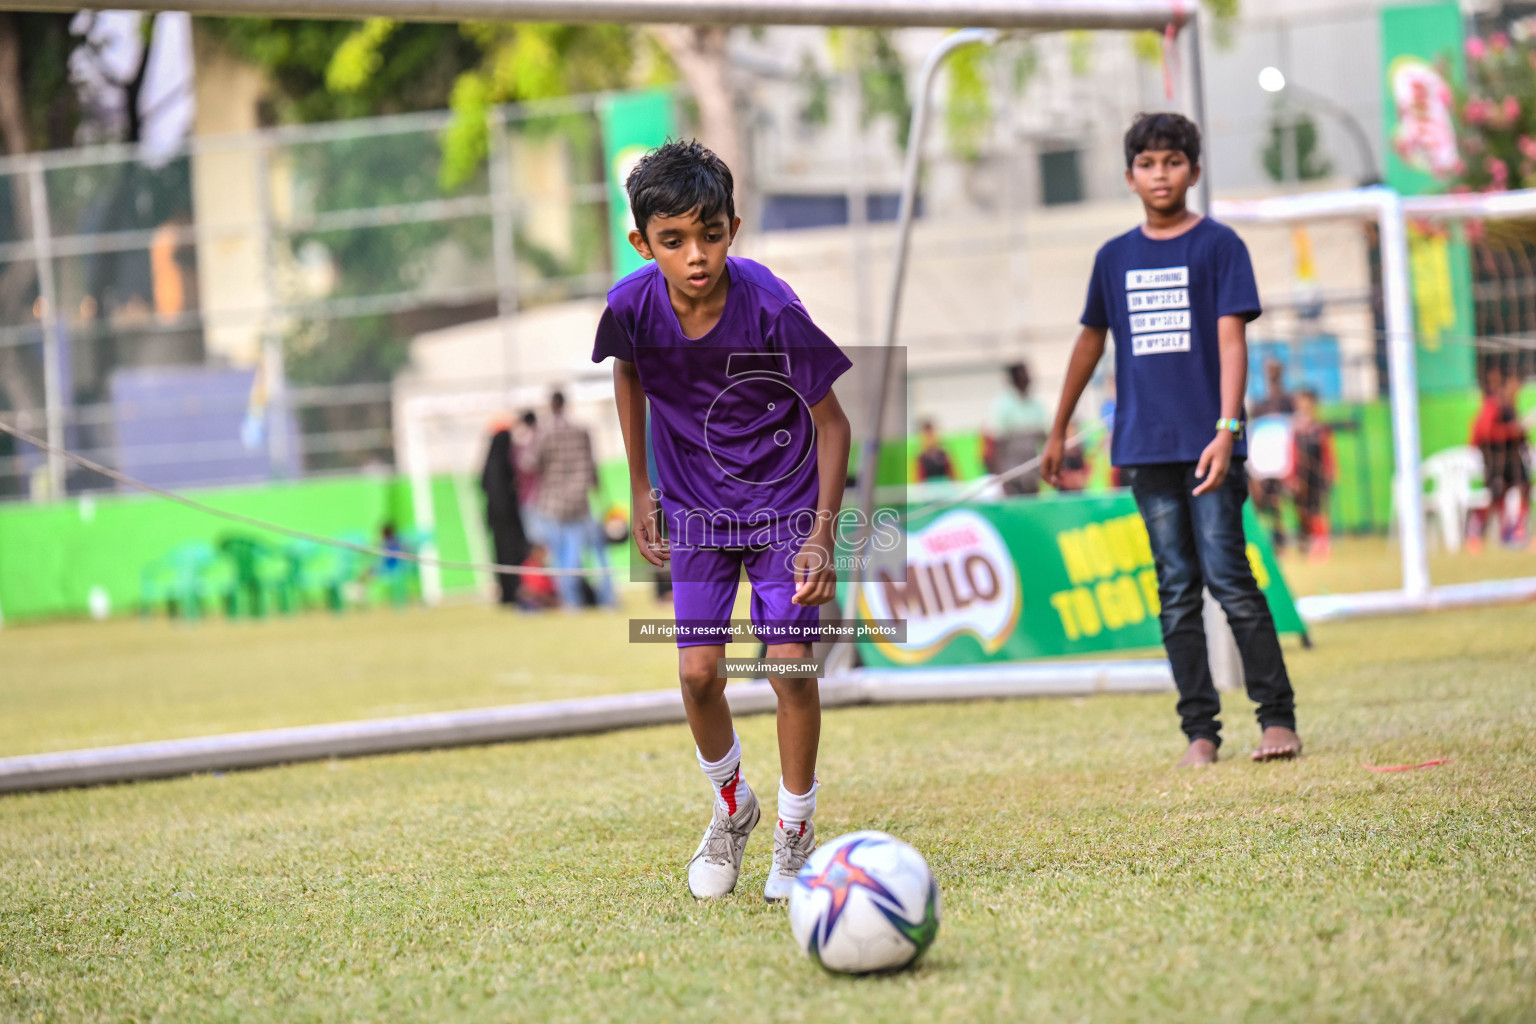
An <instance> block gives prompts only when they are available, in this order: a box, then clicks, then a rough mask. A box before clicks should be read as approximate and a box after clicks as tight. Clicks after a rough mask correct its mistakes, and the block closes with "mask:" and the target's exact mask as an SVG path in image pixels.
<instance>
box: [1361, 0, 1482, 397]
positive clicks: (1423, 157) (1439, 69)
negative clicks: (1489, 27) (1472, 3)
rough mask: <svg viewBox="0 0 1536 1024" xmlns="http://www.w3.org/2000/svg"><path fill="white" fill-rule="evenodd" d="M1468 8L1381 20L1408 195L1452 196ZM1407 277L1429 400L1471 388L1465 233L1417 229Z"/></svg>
mask: <svg viewBox="0 0 1536 1024" xmlns="http://www.w3.org/2000/svg"><path fill="white" fill-rule="evenodd" d="M1463 47H1464V42H1463V31H1462V15H1461V6H1460V5H1459V4H1458V3H1456V2H1455V0H1449V2H1446V3H1431V4H1402V5H1396V6H1392V7H1384V8H1383V9H1382V11H1381V60H1382V75H1383V83H1382V85H1383V88H1382V99H1383V101H1384V103H1385V109H1384V111H1383V117H1382V125H1383V127H1384V129H1385V131H1386V134H1387V139H1386V141H1387V146H1386V154H1387V164H1386V172H1387V184H1388V185H1390V186H1391V187H1392V188H1394V189H1396V190H1397V191H1398V192H1400V193H1402V194H1403V195H1405V196H1413V195H1424V194H1426V193H1436V192H1444V191H1446V190H1447V189H1448V188H1449V187H1450V186H1451V185H1452V184H1454V183H1455V181H1456V177H1457V175H1459V174H1460V173H1461V170H1462V162H1463V161H1464V160H1469V159H1475V156H1473V155H1468V154H1463V153H1461V152H1460V151H1459V149H1458V146H1457V142H1456V124H1455V120H1456V89H1457V87H1458V86H1459V85H1460V84H1461V82H1462V81H1463V79H1464V78H1465V77H1466V60H1465V57H1464V53H1463ZM1408 260H1409V273H1410V275H1411V276H1412V280H1413V305H1414V309H1413V313H1414V317H1413V320H1414V326H1415V328H1416V329H1417V331H1418V336H1419V337H1418V353H1417V356H1418V378H1419V388H1420V389H1421V390H1423V391H1456V390H1462V389H1465V388H1469V387H1472V386H1473V385H1474V383H1475V381H1474V378H1473V370H1474V367H1473V350H1472V346H1471V345H1469V344H1467V343H1466V341H1467V339H1469V338H1471V337H1472V336H1473V335H1475V334H1476V333H1477V332H1476V330H1475V323H1474V312H1473V306H1472V258H1471V253H1470V252H1469V250H1468V248H1467V240H1466V235H1465V233H1464V232H1463V231H1462V229H1461V227H1460V225H1444V224H1440V225H1436V224H1427V223H1410V224H1409V225H1408Z"/></svg>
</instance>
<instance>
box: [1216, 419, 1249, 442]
mask: <svg viewBox="0 0 1536 1024" xmlns="http://www.w3.org/2000/svg"><path fill="white" fill-rule="evenodd" d="M1216 429H1217V430H1218V431H1222V430H1225V431H1226V432H1227V433H1229V434H1231V435H1232V436H1234V437H1238V436H1240V435H1241V434H1242V432H1243V421H1242V420H1239V419H1233V418H1232V417H1231V416H1223V417H1222V418H1221V419H1219V420H1217V421H1216Z"/></svg>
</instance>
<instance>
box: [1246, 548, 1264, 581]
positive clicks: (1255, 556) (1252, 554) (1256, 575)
mask: <svg viewBox="0 0 1536 1024" xmlns="http://www.w3.org/2000/svg"><path fill="white" fill-rule="evenodd" d="M1248 565H1249V566H1251V567H1252V569H1253V581H1254V582H1255V583H1257V584H1258V585H1259V589H1260V590H1268V589H1269V570H1268V569H1266V568H1264V556H1263V555H1261V554H1259V546H1258V545H1257V544H1249V545H1248Z"/></svg>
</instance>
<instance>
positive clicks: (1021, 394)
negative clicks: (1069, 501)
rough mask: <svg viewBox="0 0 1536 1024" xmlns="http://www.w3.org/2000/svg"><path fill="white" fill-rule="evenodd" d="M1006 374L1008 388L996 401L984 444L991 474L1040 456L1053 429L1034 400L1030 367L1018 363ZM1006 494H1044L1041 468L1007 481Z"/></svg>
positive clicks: (984, 454) (1038, 403) (1004, 488)
mask: <svg viewBox="0 0 1536 1024" xmlns="http://www.w3.org/2000/svg"><path fill="white" fill-rule="evenodd" d="M1006 373H1007V375H1008V387H1007V388H1005V389H1004V390H1003V393H1002V394H1000V395H998V396H997V398H996V399H995V400H994V401H993V402H992V412H991V415H990V416H988V418H987V433H986V434H985V435H984V436H983V442H982V461H983V462H985V463H986V466H987V472H989V473H994V474H996V473H1006V472H1007V471H1008V470H1010V469H1013V468H1014V467H1015V466H1019V465H1021V464H1023V463H1025V462H1028V461H1029V460H1030V459H1033V458H1036V457H1038V456H1039V454H1040V451H1041V449H1042V448H1044V447H1045V435H1046V432H1047V431H1048V430H1049V428H1050V423H1049V421H1048V420H1047V418H1046V415H1045V406H1043V405H1041V404H1040V400H1039V399H1037V398H1031V397H1030V394H1029V389H1030V384H1031V381H1030V376H1029V367H1028V366H1026V365H1025V364H1024V363H1014V364H1013V365H1012V366H1009V367H1008V368H1007V370H1006ZM1003 493H1004V494H1038V493H1040V471H1039V469H1038V468H1037V469H1033V470H1030V471H1029V472H1027V473H1021V474H1020V475H1019V476H1016V477H1014V478H1013V479H1011V480H1008V481H1005V482H1004V483H1003Z"/></svg>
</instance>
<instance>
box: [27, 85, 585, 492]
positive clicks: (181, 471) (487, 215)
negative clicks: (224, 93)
mask: <svg viewBox="0 0 1536 1024" xmlns="http://www.w3.org/2000/svg"><path fill="white" fill-rule="evenodd" d="M447 124H448V115H447V113H445V112H433V113H428V114H420V115H408V116H400V117H389V118H374V119H368V120H365V121H351V122H341V123H337V124H327V125H314V126H304V127H291V128H278V129H273V130H269V131H263V132H260V133H255V134H251V135H244V136H230V137H213V138H199V139H194V140H192V141H191V142H190V143H189V144H188V145H187V146H186V147H185V148H184V149H182V150H179V151H177V152H174V153H171V154H169V155H160V156H152V155H149V154H146V153H142V152H138V151H135V150H134V149H133V148H130V147H122V146H103V147H92V148H88V149H78V150H68V151H61V152H52V153H43V154H36V155H31V156H26V157H22V158H17V159H9V160H3V161H0V412H3V413H4V414H7V415H9V416H10V417H11V418H12V421H13V422H16V423H17V424H18V425H19V426H21V427H22V428H23V429H27V430H31V431H34V432H36V433H38V434H41V435H46V436H47V437H48V439H49V440H50V441H51V442H52V443H54V444H64V445H66V446H67V447H69V448H70V449H72V450H75V451H79V452H82V453H83V454H85V455H87V456H89V457H91V458H93V459H95V460H97V461H100V462H103V463H106V464H108V465H112V466H115V467H119V468H122V469H125V470H127V471H131V472H133V473H135V475H139V476H142V477H144V478H146V479H150V480H152V481H156V482H162V483H172V484H176V483H185V482H197V483H215V482H221V481H228V482H234V481H244V480H257V479H269V478H271V477H274V476H275V477H288V476H294V475H298V474H301V473H304V474H312V473H324V472H328V471H337V470H355V469H358V468H362V467H367V466H370V465H387V464H389V463H390V462H391V461H392V458H393V440H392V437H391V434H390V414H389V397H390V386H389V381H390V378H391V376H392V374H393V373H394V372H395V371H396V370H398V369H399V368H400V367H401V365H402V362H403V359H404V356H405V353H406V351H407V345H408V342H409V340H410V338H411V337H413V336H414V335H416V334H418V333H420V332H421V331H423V330H429V329H432V328H434V327H440V326H444V325H448V324H453V323H458V322H462V321H465V320H469V319H480V318H484V317H489V316H494V315H496V314H497V313H498V312H500V313H507V312H510V311H512V310H515V309H517V308H519V307H520V306H526V305H529V304H533V303H539V302H545V301H551V300H556V299H560V298H566V297H573V296H585V295H593V294H601V292H602V290H603V289H604V288H606V287H607V285H608V284H609V282H610V276H609V271H608V268H609V266H610V265H611V260H610V254H609V252H608V240H607V228H606V224H607V220H606V218H607V196H606V189H605V185H604V177H603V166H602V158H601V153H600V145H599V134H598V123H597V118H596V113H595V98H593V97H582V98H576V99H572V100H569V101H559V102H552V103H544V104H540V105H537V106H533V107H521V108H507V109H501V110H497V111H495V112H494V113H493V114H492V116H491V118H490V125H489V145H490V151H491V160H490V161H489V162H488V163H487V164H486V165H483V166H482V167H481V168H480V170H479V171H478V172H477V173H476V174H475V175H473V176H472V177H471V178H470V179H469V180H468V181H466V182H464V183H463V184H462V185H459V186H457V187H455V188H451V189H450V188H445V187H444V186H443V184H442V183H441V182H440V179H439V174H440V167H441V142H440V139H441V134H442V132H443V131H444V129H445V128H446V126H447ZM491 372H494V368H492V370H491ZM105 483H106V482H105V481H102V480H99V479H92V474H89V473H87V472H83V471H79V470H76V469H74V468H72V467H70V466H68V465H67V464H66V463H64V462H63V461H62V460H59V459H57V458H53V459H50V458H48V457H46V456H44V455H43V454H42V453H40V452H37V451H35V450H32V449H31V448H30V447H29V446H26V445H21V444H14V445H13V444H9V443H4V442H0V495H3V496H17V495H30V496H33V497H41V496H47V495H59V494H63V493H72V492H76V491H81V490H88V489H93V488H96V487H99V486H103V485H105Z"/></svg>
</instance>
